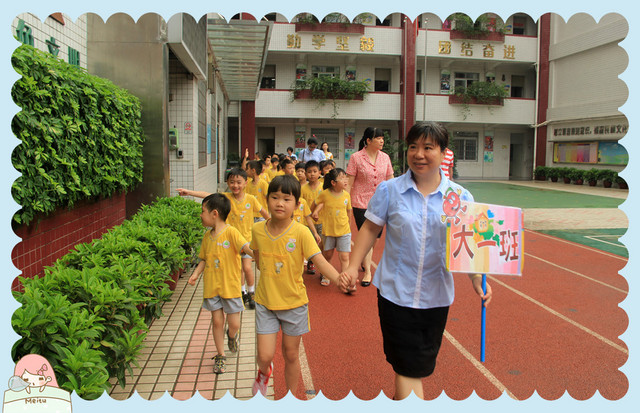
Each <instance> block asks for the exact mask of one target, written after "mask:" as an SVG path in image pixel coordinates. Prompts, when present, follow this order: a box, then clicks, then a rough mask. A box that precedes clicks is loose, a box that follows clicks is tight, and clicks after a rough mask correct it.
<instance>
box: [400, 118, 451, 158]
mask: <svg viewBox="0 0 640 413" xmlns="http://www.w3.org/2000/svg"><path fill="white" fill-rule="evenodd" d="M429 136H431V139H433V142H434V143H436V144H437V145H439V146H440V151H441V152H444V151H445V150H446V149H447V146H448V145H449V132H448V131H447V128H445V127H444V125H443V124H441V123H438V122H418V123H416V124H415V125H413V126H412V127H411V129H409V132H408V133H407V139H406V142H407V145H411V144H414V143H416V142H417V141H418V140H420V139H421V138H423V137H424V138H427V137H429Z"/></svg>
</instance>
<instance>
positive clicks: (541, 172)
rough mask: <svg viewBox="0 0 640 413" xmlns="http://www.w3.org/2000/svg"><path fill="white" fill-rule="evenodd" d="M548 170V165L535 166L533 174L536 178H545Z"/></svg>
mask: <svg viewBox="0 0 640 413" xmlns="http://www.w3.org/2000/svg"><path fill="white" fill-rule="evenodd" d="M548 172H549V168H548V167H546V166H536V169H534V171H533V174H534V175H535V177H536V178H546V177H548V176H549V175H548Z"/></svg>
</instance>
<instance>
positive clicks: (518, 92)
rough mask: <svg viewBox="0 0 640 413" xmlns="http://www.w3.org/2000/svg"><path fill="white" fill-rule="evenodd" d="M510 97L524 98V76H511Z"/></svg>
mask: <svg viewBox="0 0 640 413" xmlns="http://www.w3.org/2000/svg"><path fill="white" fill-rule="evenodd" d="M511 97H512V98H521V97H524V76H519V75H511Z"/></svg>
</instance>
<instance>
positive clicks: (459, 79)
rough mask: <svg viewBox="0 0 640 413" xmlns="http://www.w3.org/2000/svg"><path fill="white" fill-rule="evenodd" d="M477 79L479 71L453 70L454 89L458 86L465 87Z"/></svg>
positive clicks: (478, 78)
mask: <svg viewBox="0 0 640 413" xmlns="http://www.w3.org/2000/svg"><path fill="white" fill-rule="evenodd" d="M478 80H480V74H479V73H464V72H455V77H454V81H455V83H454V87H455V89H458V88H463V89H466V88H468V87H469V86H470V85H471V84H472V83H475V82H477V81H478Z"/></svg>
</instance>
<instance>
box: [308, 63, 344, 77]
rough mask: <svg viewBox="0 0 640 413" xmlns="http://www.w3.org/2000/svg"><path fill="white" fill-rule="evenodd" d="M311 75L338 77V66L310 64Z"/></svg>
mask: <svg viewBox="0 0 640 413" xmlns="http://www.w3.org/2000/svg"><path fill="white" fill-rule="evenodd" d="M311 75H312V76H313V77H324V76H328V77H340V66H311Z"/></svg>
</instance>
